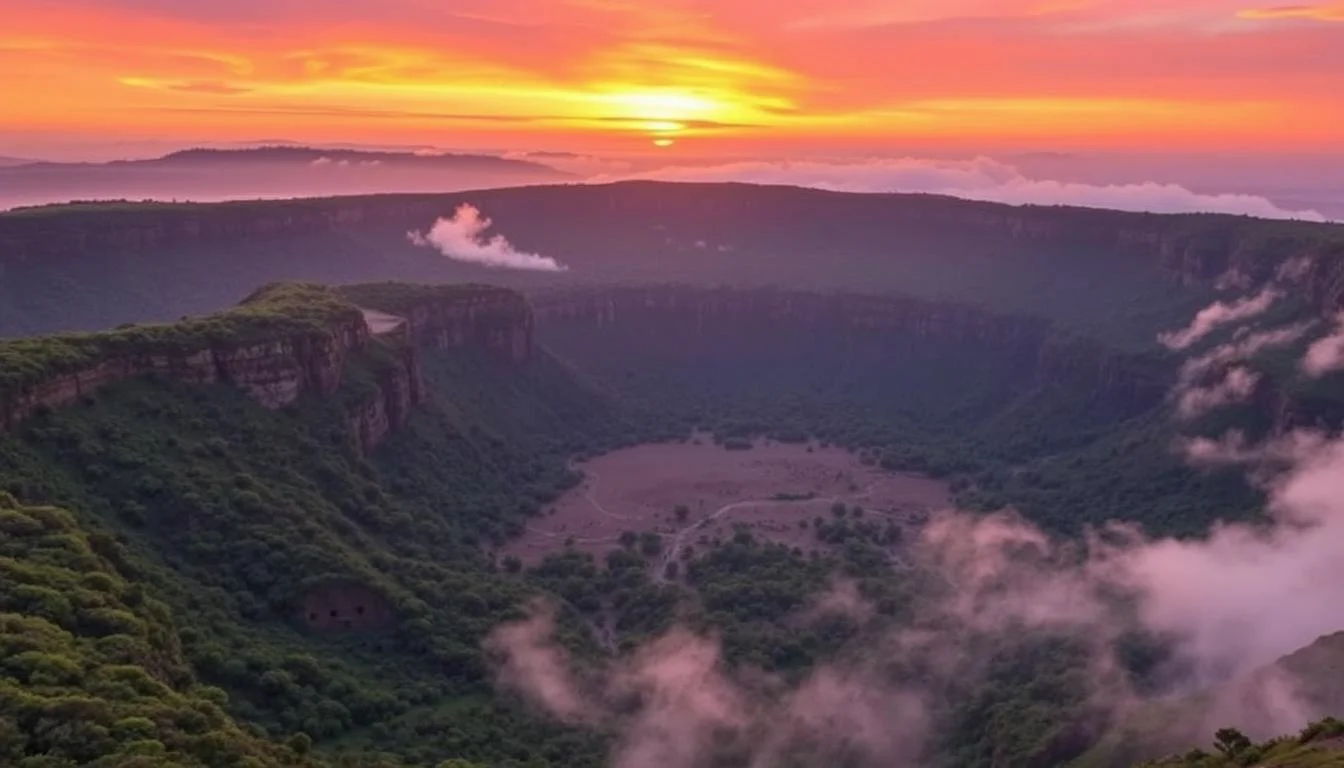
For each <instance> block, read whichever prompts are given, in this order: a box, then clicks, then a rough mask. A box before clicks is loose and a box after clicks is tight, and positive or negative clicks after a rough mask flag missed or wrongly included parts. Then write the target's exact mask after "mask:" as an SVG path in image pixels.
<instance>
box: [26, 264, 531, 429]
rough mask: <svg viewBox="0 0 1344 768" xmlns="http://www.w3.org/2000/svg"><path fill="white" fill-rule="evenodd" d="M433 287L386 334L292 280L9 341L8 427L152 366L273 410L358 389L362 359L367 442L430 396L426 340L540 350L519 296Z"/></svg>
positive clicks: (356, 405) (519, 356) (518, 357)
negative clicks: (152, 320)
mask: <svg viewBox="0 0 1344 768" xmlns="http://www.w3.org/2000/svg"><path fill="white" fill-rule="evenodd" d="M393 287H396V286H393ZM400 289H404V290H414V289H415V288H414V287H413V286H401V287H400ZM432 290H440V291H444V292H445V295H444V296H443V298H442V299H441V300H438V301H436V300H435V299H433V298H432V297H429V296H426V297H425V298H423V299H422V300H420V301H418V302H417V303H416V304H415V305H414V306H413V307H412V309H413V311H412V312H411V313H410V315H409V316H408V317H405V318H404V321H403V322H400V323H397V322H389V321H388V320H387V319H386V317H384V318H381V319H380V322H379V323H378V324H377V325H378V327H379V330H380V331H382V332H381V333H377V334H375V333H373V332H372V331H371V330H370V326H369V323H368V321H367V320H366V315H365V313H364V312H362V311H361V310H360V309H359V308H357V307H355V306H353V305H352V304H350V303H349V302H347V301H345V300H343V299H341V298H340V297H339V296H338V295H337V294H336V293H335V292H334V291H332V290H331V289H328V288H324V287H321V286H307V285H300V286H283V285H282V286H271V287H268V288H267V289H263V290H262V291H260V292H258V294H257V295H256V296H254V297H252V298H250V299H249V300H248V301H247V302H244V304H242V305H240V306H239V307H238V308H237V309H234V310H230V311H229V312H225V313H221V314H219V315H216V316H210V317H205V318H198V319H192V320H184V321H183V322H182V323H179V324H174V325H166V326H141V327H132V328H126V329H118V330H116V331H109V332H106V333H98V334H83V335H76V336H55V337H44V338H36V339H21V340H15V341H12V342H0V344H2V345H7V346H8V347H9V349H3V348H0V353H2V354H0V357H4V358H5V359H6V360H15V361H17V362H18V363H20V365H19V366H16V368H17V370H16V371H14V372H0V373H3V374H6V375H4V376H2V377H0V432H4V431H9V430H13V429H14V428H16V427H18V426H19V425H20V424H22V423H23V422H24V421H26V420H27V419H29V418H31V417H32V416H33V415H34V414H35V413H37V412H39V411H41V410H43V409H53V408H60V407H63V406H67V405H70V404H73V403H76V402H78V401H79V400H81V399H83V398H86V397H88V396H91V395H93V394H95V393H96V392H97V391H98V390H99V389H101V388H102V387H105V386H107V385H109V384H113V383H115V382H118V381H124V380H127V379H132V378H136V377H140V376H149V375H155V376H163V377H166V378H170V379H174V380H178V381H185V382H190V383H196V384H228V385H231V386H235V387H238V388H239V389H242V390H243V391H244V392H246V393H247V394H248V395H249V396H250V397H252V398H253V399H254V400H256V401H257V402H258V403H260V404H261V405H262V406H264V407H266V408H270V409H278V408H283V407H285V406H288V405H291V404H293V403H294V402H295V401H297V400H298V399H299V398H301V397H304V396H307V395H313V396H318V397H330V396H335V395H337V394H338V393H340V392H342V390H343V389H348V388H349V387H350V386H353V385H350V384H349V382H348V376H347V370H348V368H349V365H350V364H351V362H352V360H353V359H354V358H359V362H360V364H361V365H360V367H361V370H362V371H364V372H365V378H368V379H370V380H369V381H360V382H358V386H359V389H358V390H357V391H355V392H353V393H351V394H350V396H348V397H346V398H345V400H344V402H346V404H347V409H348V412H349V423H350V431H351V434H352V435H353V438H354V441H355V443H356V445H357V447H358V448H359V449H360V450H361V451H368V450H370V449H372V448H373V447H374V446H376V445H377V444H378V443H379V442H381V441H382V440H383V439H385V438H386V437H387V435H388V434H390V433H391V432H392V431H394V430H396V429H397V428H399V427H400V426H402V425H404V424H405V423H406V421H407V420H408V419H409V418H410V414H411V412H412V410H413V409H414V408H415V406H416V405H419V404H420V403H422V402H424V400H425V397H426V395H425V388H424V384H423V382H422V380H421V372H420V364H419V358H418V353H417V347H419V346H422V345H429V346H431V347H435V348H440V349H447V348H452V347H465V346H473V345H474V346H480V347H482V348H485V349H488V350H490V351H491V352H493V353H495V354H498V355H500V356H502V357H504V358H505V359H507V360H510V361H515V362H521V361H524V360H526V359H528V357H529V356H530V354H531V344H532V314H531V310H530V308H529V307H528V305H527V302H526V300H524V299H523V297H522V296H521V295H519V294H516V293H513V292H511V291H506V290H501V289H495V288H491V287H487V286H467V287H460V286H451V287H443V288H439V289H432ZM394 319H395V318H394Z"/></svg>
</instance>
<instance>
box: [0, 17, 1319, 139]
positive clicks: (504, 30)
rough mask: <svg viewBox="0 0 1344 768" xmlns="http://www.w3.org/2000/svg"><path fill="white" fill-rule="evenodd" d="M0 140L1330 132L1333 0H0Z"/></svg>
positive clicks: (1265, 135)
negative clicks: (1283, 0) (1285, 1)
mask: <svg viewBox="0 0 1344 768" xmlns="http://www.w3.org/2000/svg"><path fill="white" fill-rule="evenodd" d="M0 104H2V105H3V107H2V109H3V111H2V112H0V155H4V154H15V153H18V152H25V153H29V154H33V153H41V152H43V151H45V150H46V149H51V150H53V151H54V150H56V149H59V148H62V147H69V146H78V145H80V144H82V143H83V144H89V145H95V144H98V143H100V142H101V143H103V144H107V143H108V142H116V141H125V142H135V141H144V140H159V141H178V142H182V143H192V142H202V143H203V142H229V141H257V140H266V139H281V138H283V139H290V140H300V141H310V142H359V143H368V144H388V145H393V144H397V145H400V144H429V145H436V146H444V147H452V148H487V147H488V148H501V149H574V150H582V151H600V150H606V151H622V150H632V149H634V148H636V147H638V148H641V149H651V148H652V147H653V145H654V143H655V142H657V143H658V144H664V145H670V146H668V147H667V151H668V152H685V153H691V152H697V151H705V152H711V151H743V150H744V149H746V148H752V149H753V150H754V151H766V150H769V149H771V148H777V149H779V150H780V151H790V152H795V151H807V150H814V151H817V152H823V151H824V152H838V151H848V150H853V151H861V150H863V151H868V150H881V149H898V148H899V149H906V150H910V149H920V150H925V149H931V148H947V149H958V148H961V149H975V150H995V149H1000V148H1006V147H1012V148H1015V149H1049V148H1068V149H1077V148H1087V149H1129V150H1153V149H1161V150H1164V151H1165V150H1177V151H1181V150H1193V149H1200V150H1207V149H1222V150H1233V151H1244V152H1256V151H1265V152H1270V151H1303V152H1320V151H1329V150H1331V149H1332V148H1334V149H1337V148H1338V147H1339V146H1341V145H1344V2H1339V1H1338V0H1328V1H1327V2H1326V3H1324V4H1317V5H1294V6H1272V5H1256V4H1254V3H1253V2H1248V1H1246V0H1243V2H1226V1H1224V0H1110V1H1106V0H998V1H993V0H906V1H899V0H849V1H845V0H788V1H787V2H786V0H378V1H377V2H370V1H369V0H323V2H313V1H312V0H227V2H194V1H193V2H187V1H184V0H5V2H4V3H3V8H0Z"/></svg>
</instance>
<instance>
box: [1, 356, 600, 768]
mask: <svg viewBox="0 0 1344 768" xmlns="http://www.w3.org/2000/svg"><path fill="white" fill-rule="evenodd" d="M461 369H462V371H464V373H463V379H462V380H460V381H459V382H458V383H459V384H460V385H461V386H462V387H464V388H465V387H474V388H477V389H490V390H492V391H495V392H496V393H497V398H496V399H495V405H496V407H497V409H498V412H501V413H514V412H516V411H518V410H520V409H521V408H522V407H523V406H524V405H526V404H528V403H533V404H535V403H538V402H547V401H548V400H550V398H548V397H547V395H548V394H549V393H547V392H545V391H539V390H538V389H536V387H535V386H530V385H529V379H528V376H527V375H523V376H520V377H519V378H518V380H517V381H511V382H510V383H509V385H508V386H509V387H510V388H511V389H510V390H509V391H508V392H507V393H506V392H504V391H503V389H502V388H501V387H499V386H496V385H498V384H499V381H498V380H497V379H491V377H492V376H495V375H498V374H500V373H502V371H499V370H491V369H489V368H488V367H487V366H484V365H482V366H462V367H461ZM477 376H479V377H482V378H483V379H484V380H483V381H480V382H479V383H477V382H469V381H467V379H471V378H472V377H477ZM548 381H549V379H548V378H547V377H546V376H545V375H541V374H538V375H537V376H536V377H535V380H534V381H532V382H531V384H535V385H536V386H544V385H545V384H546V383H547V382H548ZM495 427H496V425H494V424H492V423H491V414H489V413H479V412H478V413H473V414H471V418H470V420H466V419H464V418H463V417H462V415H461V414H460V413H451V412H440V411H437V410H435V409H432V408H431V409H429V410H428V412H427V413H426V414H425V416H424V418H422V419H420V420H419V421H418V423H417V426H416V428H415V429H414V430H412V431H410V432H407V433H404V434H402V435H398V436H397V437H396V438H394V440H393V441H392V444H389V445H388V446H386V451H385V452H384V453H383V454H382V456H380V459H382V458H383V457H386V458H385V459H384V462H385V463H383V462H378V461H375V462H374V463H370V462H368V461H365V460H363V459H361V458H359V457H358V456H356V455H354V454H353V453H352V450H351V447H350V443H349V435H348V434H347V432H346V426H345V419H344V416H343V411H341V409H340V407H339V399H336V400H333V401H331V402H320V401H315V400H309V401H307V402H305V403H303V404H302V405H301V406H300V407H298V408H296V409H293V410H290V411H286V412H281V413H275V412H271V411H267V410H265V409H263V408H261V407H260V406H259V405H257V404H255V403H254V402H253V401H251V400H250V399H248V398H246V397H245V396H244V395H243V394H242V393H240V392H237V391H234V390H232V389H229V388H227V387H222V386H212V387H196V386H190V385H184V384H176V383H171V382H166V381H154V380H142V381H136V382H131V383H125V384H121V385H115V386H113V387H109V388H107V389H105V390H104V391H102V392H100V393H99V394H98V395H97V397H96V398H89V399H88V402H85V403H84V404H82V405H80V406H78V407H74V408H70V409H65V410H60V411H57V412H54V413H51V414H47V415H44V416H40V417H38V418H36V419H34V420H33V421H32V422H30V423H29V424H27V425H26V426H25V427H24V428H23V429H22V430H21V431H20V433H19V434H17V435H14V436H10V437H4V438H0V488H4V489H6V490H7V491H9V492H12V493H14V494H15V495H17V496H19V497H21V498H23V499H25V500H28V501H29V502H33V503H57V504H61V505H64V506H66V507H68V508H69V509H71V510H73V511H74V514H75V519H77V520H78V521H79V525H80V528H81V530H82V531H85V532H89V533H90V534H91V535H96V536H98V537H99V540H107V541H119V542H122V544H121V545H120V549H119V551H123V553H124V554H123V555H122V557H123V558H124V560H125V562H126V563H127V566H126V567H127V569H128V572H129V573H130V577H131V578H133V579H134V580H135V582H136V583H137V584H138V585H139V587H138V588H139V589H142V590H144V593H145V594H149V595H153V596H155V597H156V599H158V600H161V601H162V602H163V603H164V604H165V605H166V606H167V610H168V611H171V614H172V617H173V619H174V621H175V622H176V626H177V629H178V630H179V632H180V635H181V647H182V650H181V657H180V659H181V661H180V662H179V665H180V667H181V669H180V670H179V673H180V674H181V675H183V676H185V678H186V679H192V678H194V679H199V680H200V681H201V682H202V683H204V684H208V685H212V686H216V687H218V688H220V689H222V690H223V691H226V692H227V694H228V699H229V700H228V704H227V710H228V711H229V712H230V713H231V714H233V715H234V716H236V717H238V718H239V719H240V720H242V721H246V722H250V723H254V724H256V726H257V727H258V728H260V729H261V730H260V731H259V733H261V734H264V735H265V736H266V737H267V738H270V739H276V740H284V739H288V738H291V736H292V735H293V734H296V733H300V732H302V733H304V734H306V735H307V736H308V737H311V738H312V739H313V740H314V741H316V742H317V744H318V748H319V750H327V749H335V748H338V747H339V748H340V749H341V750H355V751H359V752H367V751H370V750H371V751H373V752H378V751H385V752H389V753H395V754H397V755H400V756H403V757H404V758H405V759H407V760H408V761H410V762H412V763H415V764H422V765H432V764H434V763H435V762H437V761H439V760H443V759H448V758H454V757H463V758H471V759H480V760H484V761H486V762H488V763H489V764H492V765H494V764H497V765H515V764H516V765H527V764H532V763H536V761H538V760H540V761H541V763H538V764H553V765H561V764H563V765H571V764H572V765H584V764H593V763H594V762H595V761H596V759H597V755H598V754H600V752H599V751H598V750H597V747H596V746H595V743H594V742H593V741H592V740H591V739H590V738H578V737H570V736H562V735H561V734H560V733H559V732H558V731H556V730H554V729H553V728H551V727H549V726H548V725H546V724H545V723H541V722H528V721H527V719H526V717H525V715H524V714H523V713H522V712H521V710H516V709H513V708H510V707H509V706H507V705H506V704H504V703H501V702H499V701H497V700H495V699H494V698H493V697H492V696H490V687H489V685H488V682H487V678H486V669H485V665H484V662H483V659H482V656H481V651H480V641H481V639H482V638H483V637H484V635H485V633H486V632H487V631H488V630H489V629H490V628H491V627H492V626H494V625H495V624H496V623H498V622H499V621H500V620H502V619H505V618H508V617H510V616H517V615H519V614H518V611H519V610H520V606H521V604H522V602H523V595H524V593H525V588H524V587H523V585H521V584H520V583H519V582H518V581H517V580H516V579H509V578H504V577H502V576H500V575H496V574H495V573H494V566H492V565H491V564H490V563H489V562H488V561H487V560H486V559H485V558H484V557H483V556H482V555H481V554H480V552H479V550H478V549H477V547H476V546H475V544H476V541H477V540H478V539H480V538H490V537H497V536H500V535H504V532H507V531H508V530H510V529H511V526H513V525H515V524H516V521H518V520H520V519H524V517H525V515H526V514H528V513H530V512H531V511H532V509H534V508H535V505H536V504H537V503H538V498H545V497H548V496H549V495H551V494H554V492H555V490H556V489H557V488H558V487H561V486H563V485H564V484H565V483H567V482H571V481H570V480H569V479H568V473H567V471H566V470H565V468H564V467H565V458H566V455H567V454H566V453H565V452H562V451H560V450H559V449H558V448H557V447H556V446H554V445H550V444H546V443H544V442H543V441H538V442H535V443H533V442H528V441H525V440H520V439H519V438H518V436H517V435H512V436H510V439H505V433H504V432H502V431H496V429H495ZM538 434H539V435H544V434H545V432H544V430H539V431H538ZM564 447H565V448H566V449H567V448H568V447H569V446H564ZM349 579H354V580H357V581H359V582H361V583H365V584H369V585H372V586H373V587H375V588H376V589H378V590H380V591H381V592H383V593H384V594H385V595H386V596H387V597H388V599H389V600H390V601H392V603H393V605H394V606H395V613H396V616H397V622H396V625H395V626H394V627H392V628H390V630H389V631H386V632H380V633H373V634H365V635H361V634H348V635H327V636H323V635H315V634H313V633H311V632H309V631H306V630H304V629H302V628H301V626H300V625H301V622H300V621H299V620H298V617H297V615H296V612H297V610H296V603H297V601H298V600H299V599H300V597H301V595H302V594H303V593H304V591H305V590H307V589H309V588H311V587H312V586H314V585H317V584H322V583H324V582H329V581H334V580H349ZM54 588H56V589H59V587H54ZM163 615H164V616H166V615H167V611H164V613H163ZM182 662H185V663H182ZM179 682H180V681H179ZM210 764H211V765H216V764H217V765H226V764H229V763H226V762H215V763H210Z"/></svg>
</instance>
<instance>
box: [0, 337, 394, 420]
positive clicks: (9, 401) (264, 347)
mask: <svg viewBox="0 0 1344 768" xmlns="http://www.w3.org/2000/svg"><path fill="white" fill-rule="evenodd" d="M367 337H368V329H367V328H366V327H364V326H363V325H362V324H361V323H350V324H344V325H341V326H336V327H333V328H332V329H331V332H330V333H329V334H328V335H326V336H325V337H323V336H316V337H315V336H296V337H280V338H276V339H273V340H268V341H263V342H260V343H254V344H246V345H242V346H232V345H227V344H221V345H218V346H215V345H212V346H209V347H206V348H203V349H184V350H181V351H180V352H169V353H149V354H134V353H132V354H126V355H119V356H117V357H113V358H109V359H103V360H98V361H96V362H93V363H92V364H91V365H89V366H88V367H84V368H79V369H76V370H72V371H69V372H66V373H61V374H57V375H54V376H52V377H51V378H47V379H41V380H38V381H36V382H34V383H33V384H31V385H30V386H27V387H23V388H21V389H19V390H18V391H17V392H15V393H14V394H12V395H11V396H10V397H8V398H5V399H4V401H3V405H0V426H3V427H4V428H6V429H9V428H13V427H14V426H16V425H17V424H18V423H20V422H22V421H24V420H25V419H27V418H28V417H29V416H31V415H32V414H33V413H34V412H35V411H37V410H39V409H42V408H59V407H61V406H64V405H69V404H70V403H73V402H75V401H76V400H78V399H79V398H80V397H82V396H85V395H91V394H93V393H94V392H96V391H97V390H98V389H100V388H101V387H103V386H105V385H107V384H111V383H113V382H117V381H122V380H125V379H129V378H133V377H136V376H145V375H149V374H156V375H161V376H167V377H169V378H173V379H178V380H182V381H189V382H192V383H198V384H213V383H224V384H231V385H233V386H236V387H239V388H240V389H243V390H245V391H246V392H247V393H248V394H249V395H251V396H252V397H253V399H255V400H256V401H257V402H259V403H261V404H262V405H263V406H265V407H267V408H272V409H275V408H282V407H284V406H286V405H289V404H291V403H293V402H294V401H295V400H297V399H298V398H299V396H300V395H302V394H304V393H307V392H313V393H317V394H320V395H330V394H334V393H335V392H336V390H337V389H339V388H340V384H341V371H342V368H343V366H344V363H345V358H346V356H347V355H348V354H349V352H350V350H352V349H356V348H358V347H359V346H360V345H362V344H363V343H364V341H365V340H366V339H367Z"/></svg>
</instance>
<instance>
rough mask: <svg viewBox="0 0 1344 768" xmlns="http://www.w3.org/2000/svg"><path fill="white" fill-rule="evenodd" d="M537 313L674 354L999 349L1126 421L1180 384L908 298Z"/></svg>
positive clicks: (664, 304)
mask: <svg viewBox="0 0 1344 768" xmlns="http://www.w3.org/2000/svg"><path fill="white" fill-rule="evenodd" d="M533 306H534V311H535V312H536V315H537V322H538V323H539V324H541V325H542V326H544V327H561V326H568V327H570V328H574V327H576V326H577V327H582V328H583V329H585V330H584V331H583V332H584V333H593V334H603V333H615V332H627V331H628V329H630V328H637V329H638V332H639V333H642V334H645V335H646V337H647V342H646V343H647V344H649V345H656V346H657V348H659V349H665V350H668V351H669V354H671V353H672V350H676V349H692V348H696V347H701V348H703V347H704V346H705V344H707V343H709V344H712V343H714V342H715V341H716V340H718V339H726V338H729V337H735V336H738V335H745V336H746V337H748V338H752V339H756V340H759V339H766V338H775V339H777V341H778V343H779V344H780V345H781V349H785V350H787V348H788V347H789V346H790V345H793V344H799V343H802V342H804V341H807V340H815V339H823V340H825V343H828V344H843V345H849V347H850V348H851V349H852V350H853V353H854V354H856V355H863V354H869V353H871V354H878V355H882V354H888V352H889V351H890V350H897V352H896V354H900V351H899V350H902V349H906V348H909V345H911V344H918V345H919V346H921V347H922V348H924V349H931V348H935V346H936V345H941V344H947V345H964V344H971V345H976V347H977V348H980V349H987V350H989V349H992V350H993V353H994V354H995V355H999V356H1000V357H1001V359H1005V360H1010V361H1012V367H1013V368H1014V370H1017V371H1021V372H1023V374H1024V375H1027V376H1030V377H1031V378H1033V379H1034V380H1035V381H1037V382H1038V383H1041V384H1046V383H1049V384H1064V385H1066V386H1069V387H1071V388H1073V389H1075V390H1076V391H1078V392H1082V393H1087V394H1091V395H1092V396H1094V397H1096V398H1097V399H1098V400H1103V401H1106V402H1108V403H1112V404H1116V405H1118V406H1119V407H1120V408H1122V409H1123V410H1124V411H1126V412H1139V411H1142V410H1145V409H1147V408H1149V407H1152V406H1153V405H1156V404H1157V403H1159V402H1160V401H1161V400H1162V398H1163V397H1164V396H1165V394H1166V391H1167V388H1168V386H1169V384H1170V374H1171V371H1170V367H1169V365H1168V364H1167V363H1164V362H1163V361H1161V360H1159V359H1154V358H1149V357H1146V356H1140V355H1130V354H1125V353H1121V352H1116V351H1114V350H1111V349H1108V348H1106V347H1104V346H1103V345H1101V344H1098V343H1094V342H1090V341H1087V340H1085V339H1080V338H1077V337H1071V336H1066V335H1061V334H1060V333H1059V332H1058V331H1057V329H1055V328H1054V326H1052V324H1051V323H1049V322H1048V321H1045V320H1042V319H1039V318H1033V317H1027V316H1014V315H1008V316H1005V315H995V314H990V313H986V312H983V311H980V310H976V309H974V308H971V307H967V306H965V305H959V304H947V303H940V302H929V301H922V300H918V299H911V298H904V297H891V296H866V295H857V294H843V293H836V294H823V293H804V292H795V291H783V290H759V289H757V290H753V289H730V288H722V289H702V288H691V287H682V286H655V287H616V288H606V289H579V290H572V291H556V292H551V293H546V294H540V295H538V296H536V297H534V298H533ZM743 331H750V333H749V334H742V332H743Z"/></svg>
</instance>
